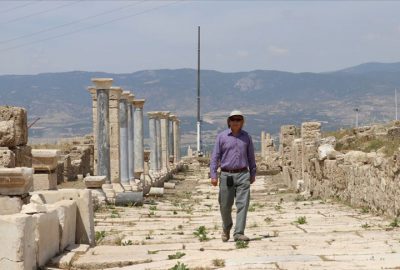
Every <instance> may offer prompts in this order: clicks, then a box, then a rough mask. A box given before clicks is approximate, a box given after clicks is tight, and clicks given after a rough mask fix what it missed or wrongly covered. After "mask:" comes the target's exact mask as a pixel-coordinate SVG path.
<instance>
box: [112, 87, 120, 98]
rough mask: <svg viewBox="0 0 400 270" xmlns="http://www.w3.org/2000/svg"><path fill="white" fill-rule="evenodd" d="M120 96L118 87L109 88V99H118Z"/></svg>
mask: <svg viewBox="0 0 400 270" xmlns="http://www.w3.org/2000/svg"><path fill="white" fill-rule="evenodd" d="M121 94H122V88H121V87H118V86H112V87H110V99H120V98H121Z"/></svg>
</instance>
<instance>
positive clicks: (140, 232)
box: [71, 166, 400, 269]
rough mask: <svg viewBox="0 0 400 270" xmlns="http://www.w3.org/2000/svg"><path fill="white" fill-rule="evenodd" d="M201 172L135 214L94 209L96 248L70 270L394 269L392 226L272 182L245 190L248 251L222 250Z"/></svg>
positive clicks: (179, 178)
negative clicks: (248, 196)
mask: <svg viewBox="0 0 400 270" xmlns="http://www.w3.org/2000/svg"><path fill="white" fill-rule="evenodd" d="M207 172H208V168H205V167H201V168H200V167H198V166H197V167H196V166H191V167H190V168H189V170H188V171H186V172H184V173H180V174H178V175H176V176H175V177H174V179H173V180H172V181H173V182H176V189H172V190H166V194H164V196H163V197H160V198H154V197H153V198H147V201H146V204H144V206H142V207H135V206H133V207H106V208H102V209H98V210H97V212H96V219H95V224H96V238H97V240H98V243H99V245H98V246H96V247H94V248H91V249H89V251H87V252H86V253H85V254H83V255H80V256H79V257H75V258H74V259H73V260H72V262H71V264H72V268H74V269H109V268H111V269H217V268H221V269H400V254H399V252H400V242H399V240H400V236H399V229H398V228H397V227H396V226H399V224H398V223H397V222H394V221H393V220H387V219H384V218H382V217H378V216H374V215H372V214H370V213H368V211H367V210H366V209H354V208H351V207H349V206H346V205H343V204H340V203H337V202H333V201H332V202H330V201H321V200H312V201H310V200H304V198H303V197H302V196H300V195H298V194H293V193H289V192H287V191H286V190H285V189H284V188H283V186H281V185H280V179H279V176H275V177H272V176H260V177H257V180H256V182H255V183H254V184H253V185H252V187H251V196H252V199H251V206H250V209H249V215H248V225H247V230H246V233H247V235H248V236H249V237H251V239H252V241H250V242H249V243H248V246H246V244H245V243H239V244H235V242H234V241H233V240H232V239H231V240H230V241H229V242H227V243H223V242H222V241H221V239H220V232H221V224H220V216H219V210H218V201H217V196H218V188H216V187H212V186H211V185H210V184H209V180H208V177H207ZM234 211H235V210H234ZM390 223H392V224H391V225H390ZM203 226H204V227H205V232H204V230H203V228H204V227H203ZM196 234H197V235H196ZM121 267H122V268H121ZM174 267H175V268H174Z"/></svg>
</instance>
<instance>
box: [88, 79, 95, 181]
mask: <svg viewBox="0 0 400 270" xmlns="http://www.w3.org/2000/svg"><path fill="white" fill-rule="evenodd" d="M88 91H89V93H90V95H91V96H92V117H93V141H94V145H93V174H94V175H97V143H96V142H97V90H96V87H92V86H90V87H88Z"/></svg>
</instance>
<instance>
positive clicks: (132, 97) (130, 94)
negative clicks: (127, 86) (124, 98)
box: [128, 93, 135, 105]
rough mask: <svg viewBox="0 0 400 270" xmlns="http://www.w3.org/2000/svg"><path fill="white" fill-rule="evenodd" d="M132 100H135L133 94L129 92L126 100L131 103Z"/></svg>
mask: <svg viewBox="0 0 400 270" xmlns="http://www.w3.org/2000/svg"><path fill="white" fill-rule="evenodd" d="M134 100H135V95H134V94H133V93H129V97H128V102H129V103H130V104H132V105H133V101H134Z"/></svg>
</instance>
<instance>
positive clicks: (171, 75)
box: [0, 63, 400, 142]
mask: <svg viewBox="0 0 400 270" xmlns="http://www.w3.org/2000/svg"><path fill="white" fill-rule="evenodd" d="M93 77H111V78H114V85H116V86H122V87H124V88H125V89H127V90H133V91H134V93H135V95H136V97H138V98H146V100H147V101H146V104H145V111H149V110H170V111H172V112H176V113H177V114H178V115H180V116H181V119H182V120H183V123H182V128H183V132H184V133H185V134H187V135H188V136H187V138H186V139H187V142H190V141H191V139H192V138H193V136H192V137H191V135H190V134H193V132H194V131H195V118H194V116H195V113H196V96H195V95H196V71H195V70H193V69H176V70H167V69H163V70H145V71H138V72H134V73H126V74H110V73H103V72H86V71H72V72H62V73H44V74H38V75H3V76H0V100H1V104H8V105H17V106H23V107H26V108H27V109H28V114H29V119H31V120H33V119H35V118H36V117H40V118H41V120H40V121H38V122H37V124H36V125H35V126H34V128H32V130H31V136H33V137H65V136H73V135H80V134H85V133H89V132H91V119H92V115H91V98H90V95H89V93H88V92H87V90H86V88H87V86H89V85H91V78H93ZM201 79H202V80H201V89H202V99H201V102H202V108H201V110H202V114H203V119H204V121H205V123H204V128H205V138H206V141H207V140H208V141H210V140H211V138H213V136H214V134H215V132H216V130H221V129H222V128H225V125H226V123H225V116H226V114H227V113H228V112H229V111H231V110H232V109H234V108H239V109H241V110H243V111H244V112H246V114H247V115H248V117H247V126H246V128H247V129H248V130H249V131H250V133H251V134H253V136H254V137H255V138H258V136H259V133H260V131H261V130H263V129H264V130H267V131H269V132H271V133H274V134H276V133H277V132H278V129H279V127H280V125H282V124H292V123H295V124H300V123H301V122H302V121H309V120H318V121H323V122H325V124H324V127H325V128H327V129H332V128H337V127H340V126H350V125H352V123H353V119H354V113H353V109H354V108H355V107H360V108H361V113H360V121H361V123H370V122H379V121H387V120H390V119H392V118H393V117H394V101H393V97H394V88H395V87H399V86H400V63H391V64H383V63H366V64H362V65H359V66H355V67H351V68H346V69H343V70H339V71H335V72H329V73H290V72H282V71H273V70H254V71H249V72H235V73H224V72H218V71H214V70H203V71H202V73H201ZM145 123H146V121H145ZM146 128H147V127H146Z"/></svg>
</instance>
